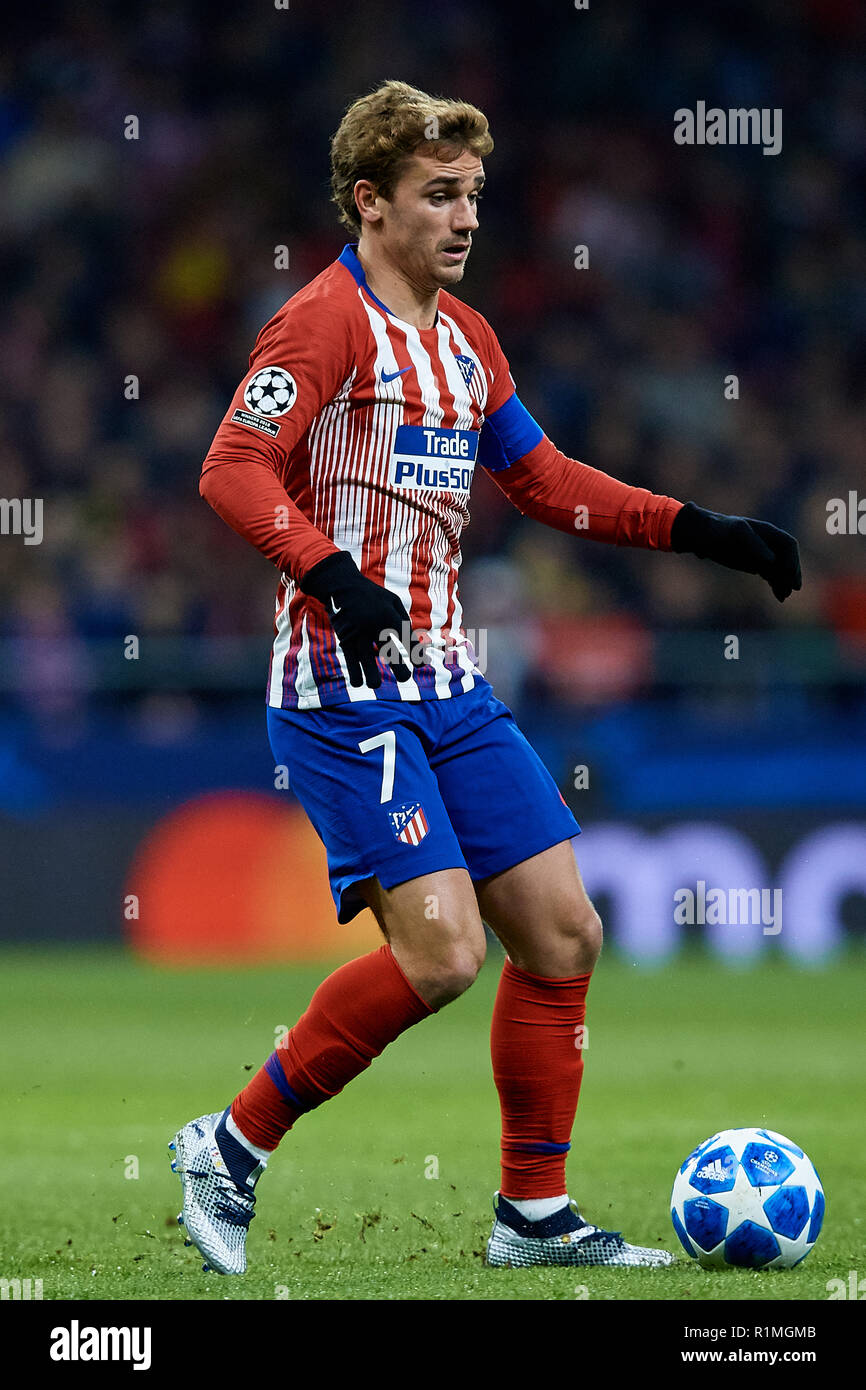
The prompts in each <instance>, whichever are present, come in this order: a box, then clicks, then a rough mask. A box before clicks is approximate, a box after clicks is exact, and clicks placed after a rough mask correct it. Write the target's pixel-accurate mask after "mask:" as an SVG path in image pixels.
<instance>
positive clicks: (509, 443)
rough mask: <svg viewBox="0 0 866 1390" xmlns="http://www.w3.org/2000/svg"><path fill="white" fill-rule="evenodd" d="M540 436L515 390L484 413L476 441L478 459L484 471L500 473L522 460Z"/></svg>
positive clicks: (539, 427)
mask: <svg viewBox="0 0 866 1390" xmlns="http://www.w3.org/2000/svg"><path fill="white" fill-rule="evenodd" d="M543 438H544V431H543V429H542V428H541V426H540V425H539V424H538V422H537V421H536V420H534V419H533V418H532V416H531V415H530V413H529V411H528V410H527V409H526V406H525V405H524V404H523V402H522V401H521V400H520V399H519V398H518V396H517V394H516V393H515V394H514V395H513V396H509V397H508V400H507V401H506V402H505V404H504V405H501V406H500V407H499V409H498V410H494V412H493V414H492V415H488V416H487V419H486V420H485V421H484V424H483V425H482V426H481V434H480V437H479V440H478V462H479V463H480V464H481V467H482V468H486V469H487V471H488V473H501V472H502V470H503V469H504V468H510V467H511V465H512V463H516V462H517V460H518V459H522V458H523V456H524V454H528V453H529V451H530V449H534V448H535V446H536V444H540V443H541V441H542V439H543Z"/></svg>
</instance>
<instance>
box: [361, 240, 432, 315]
mask: <svg viewBox="0 0 866 1390" xmlns="http://www.w3.org/2000/svg"><path fill="white" fill-rule="evenodd" d="M356 255H357V257H358V260H359V261H360V262H361V268H362V270H363V271H364V276H365V279H366V281H367V284H368V286H369V287H370V289H371V291H372V292H373V294H374V295H375V296H376V298H377V299H379V300H381V302H382V303H383V304H384V305H385V306H386V307H387V308H388V309H390V311H391V313H392V314H393V315H394V316H395V318H398V319H401V320H402V322H403V323H409V324H411V325H412V327H413V328H417V329H418V330H419V331H420V332H424V330H425V329H428V328H432V327H433V326H434V324H435V322H436V312H437V309H438V307H439V290H438V289H435V290H432V291H430V292H426V291H421V290H419V289H418V288H417V286H415V285H413V284H411V283H410V282H409V281H408V280H407V279H406V277H405V275H403V274H402V272H401V271H400V270H399V268H398V267H397V266H395V265H394V264H393V263H392V262H390V261H388V260H387V259H386V258H385V257H384V256H383V255H382V254H381V252H380V250H379V248H378V247H376V246H368V245H361V244H359V245H358V249H357V251H356Z"/></svg>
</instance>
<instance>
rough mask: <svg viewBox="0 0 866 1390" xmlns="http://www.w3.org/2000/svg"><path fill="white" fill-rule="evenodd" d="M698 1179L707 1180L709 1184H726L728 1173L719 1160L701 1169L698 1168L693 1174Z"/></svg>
mask: <svg viewBox="0 0 866 1390" xmlns="http://www.w3.org/2000/svg"><path fill="white" fill-rule="evenodd" d="M695 1176H696V1177H698V1178H709V1180H710V1182H727V1180H728V1172H727V1169H726V1167H725V1165H724V1163H723V1162H722V1160H721V1159H720V1158H717V1159H715V1160H714V1161H713V1162H712V1163H705V1164H704V1166H703V1168H699V1169H698V1171H697V1173H696V1174H695Z"/></svg>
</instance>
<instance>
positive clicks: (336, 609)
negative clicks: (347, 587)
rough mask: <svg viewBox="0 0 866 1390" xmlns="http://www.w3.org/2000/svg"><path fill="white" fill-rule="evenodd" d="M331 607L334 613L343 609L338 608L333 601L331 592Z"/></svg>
mask: <svg viewBox="0 0 866 1390" xmlns="http://www.w3.org/2000/svg"><path fill="white" fill-rule="evenodd" d="M331 608H332V609H333V610H334V612H335V613H342V611H343V609H342V607H340V608H338V607H337V605H336V603H335V602H334V595H333V594H331Z"/></svg>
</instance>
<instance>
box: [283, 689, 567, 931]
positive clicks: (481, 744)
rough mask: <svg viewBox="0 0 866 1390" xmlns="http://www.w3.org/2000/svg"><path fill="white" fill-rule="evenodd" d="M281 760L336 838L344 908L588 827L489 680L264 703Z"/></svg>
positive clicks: (522, 853)
mask: <svg viewBox="0 0 866 1390" xmlns="http://www.w3.org/2000/svg"><path fill="white" fill-rule="evenodd" d="M267 717H268V738H269V739H270V744H271V749H272V751H273V755H274V761H275V763H276V764H277V765H280V766H285V767H287V768H288V774H289V788H290V790H291V792H292V793H293V794H294V795H295V796H296V797H297V799H298V800H299V801H300V803H301V805H302V806H303V808H304V810H305V811H306V813H307V815H308V816H309V818H310V820H311V821H312V823H313V826H314V827H315V829H316V831H317V833H318V835H319V838H320V839H321V841H322V843H323V844H324V846H325V849H326V850H327V855H328V873H329V876H330V880H331V893H332V894H333V898H334V903H335V905H336V908H337V919H338V921H340V922H348V921H350V920H351V919H352V918H353V917H355V916H356V915H357V914H358V913H359V912H361V911H362V910H363V908H365V907H366V906H367V904H366V903H365V901H364V899H363V898H362V897H361V895H360V894H359V892H358V890H357V888H356V887H355V885H356V884H357V883H358V882H360V881H361V880H363V879H368V878H372V877H374V876H375V877H376V878H378V879H379V882H380V883H381V884H382V887H383V888H386V889H388V888H394V887H395V886H396V885H397V884H398V883H405V882H406V880H407V879H412V878H418V877H419V876H420V875H421V874H429V873H434V872H436V871H437V870H439V869H458V868H459V869H466V870H467V871H468V873H469V875H470V877H471V878H472V880H473V881H476V880H478V879H482V878H486V877H488V875H490V874H497V873H501V872H502V871H503V870H504V869H510V868H511V867H512V865H514V864H519V863H520V862H521V861H522V860H524V859H529V858H530V857H531V856H532V855H534V854H540V853H541V851H542V850H545V849H549V848H550V847H551V845H556V844H559V843H560V842H561V841H562V840H569V839H571V838H572V837H573V836H574V835H579V834H580V826H579V825H578V823H577V821H576V820H575V819H574V816H573V815H572V814H571V811H570V810H569V809H568V807H567V805H566V804H565V801H564V799H563V797H562V795H561V793H560V792H559V789H558V788H557V786H556V783H555V782H554V780H553V778H552V777H551V775H550V773H549V772H548V771H547V768H546V767H545V766H544V764H543V763H542V761H541V759H540V758H539V756H538V754H537V753H536V752H535V751H534V749H533V748H532V747H531V746H530V745H529V743H527V741H526V739H525V738H524V736H523V734H522V733H521V732H520V730H519V729H518V727H517V725H516V723H515V722H514V716H513V714H512V713H511V710H510V709H509V708H508V706H507V705H504V704H503V703H502V701H501V700H498V699H497V698H496V696H495V695H494V694H493V693H492V691H491V689H490V687H489V685H487V684H486V683H485V684H483V685H481V686H480V687H478V688H476V689H473V690H469V691H465V692H464V693H463V694H461V695H458V696H454V697H452V698H451V699H448V700H417V701H411V702H410V701H406V702H405V703H403V702H400V703H398V702H396V701H394V700H388V701H385V700H358V701H355V702H354V703H349V704H342V705H333V706H328V707H327V708H325V709H312V710H311V709H306V710H291V709H276V708H273V707H271V706H268V708H267Z"/></svg>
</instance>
